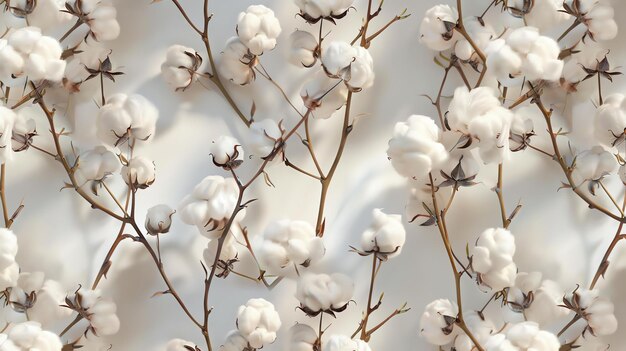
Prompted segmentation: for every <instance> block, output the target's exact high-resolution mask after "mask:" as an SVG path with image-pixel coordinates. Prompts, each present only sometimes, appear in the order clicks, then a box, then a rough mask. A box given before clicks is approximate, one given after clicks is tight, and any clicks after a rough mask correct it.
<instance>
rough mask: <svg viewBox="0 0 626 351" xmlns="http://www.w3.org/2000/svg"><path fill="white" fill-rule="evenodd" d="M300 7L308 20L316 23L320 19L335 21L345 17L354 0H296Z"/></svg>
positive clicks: (301, 12)
mask: <svg viewBox="0 0 626 351" xmlns="http://www.w3.org/2000/svg"><path fill="white" fill-rule="evenodd" d="M294 2H295V3H296V6H298V8H300V16H302V18H304V19H305V20H306V21H307V22H310V23H316V22H318V21H319V20H320V19H326V20H329V21H331V22H334V20H335V19H340V18H343V17H344V16H345V15H346V13H348V10H349V9H350V7H352V3H353V2H354V0H294Z"/></svg>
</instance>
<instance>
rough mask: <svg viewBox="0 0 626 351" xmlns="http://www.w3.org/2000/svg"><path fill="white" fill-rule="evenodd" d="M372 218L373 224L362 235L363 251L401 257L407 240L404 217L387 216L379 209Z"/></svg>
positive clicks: (373, 213) (375, 210) (396, 215)
mask: <svg viewBox="0 0 626 351" xmlns="http://www.w3.org/2000/svg"><path fill="white" fill-rule="evenodd" d="M372 217H373V221H372V224H371V225H370V226H369V228H367V229H366V230H365V231H364V232H363V234H362V235H361V248H362V249H363V251H365V252H380V253H382V254H388V257H395V256H397V255H399V254H400V252H401V251H402V247H403V246H404V241H405V240H406V231H405V230H404V226H403V225H402V216H401V215H398V214H386V213H384V212H383V211H381V210H380V209H378V208H377V209H374V211H372Z"/></svg>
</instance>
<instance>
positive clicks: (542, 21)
mask: <svg viewBox="0 0 626 351" xmlns="http://www.w3.org/2000/svg"><path fill="white" fill-rule="evenodd" d="M507 7H508V9H509V11H510V12H511V14H512V15H513V16H515V17H522V18H524V23H526V25H529V26H533V27H536V28H539V29H540V30H547V29H550V28H552V27H554V26H556V25H559V24H560V23H563V22H565V21H567V20H568V19H570V18H571V16H570V15H568V14H567V13H565V11H564V9H563V0H543V1H529V0H510V1H508V3H507Z"/></svg>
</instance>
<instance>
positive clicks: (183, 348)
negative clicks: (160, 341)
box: [165, 339, 196, 351]
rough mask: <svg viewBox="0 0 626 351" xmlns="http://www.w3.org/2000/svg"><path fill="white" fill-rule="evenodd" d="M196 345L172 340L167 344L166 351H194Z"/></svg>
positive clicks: (181, 340) (180, 340)
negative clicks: (191, 350)
mask: <svg viewBox="0 0 626 351" xmlns="http://www.w3.org/2000/svg"><path fill="white" fill-rule="evenodd" d="M195 346H196V344H194V343H192V342H190V341H186V340H183V339H172V340H170V341H168V342H167V345H166V346H165V351H189V347H191V349H193V348H194V347H195Z"/></svg>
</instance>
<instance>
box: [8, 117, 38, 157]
mask: <svg viewBox="0 0 626 351" xmlns="http://www.w3.org/2000/svg"><path fill="white" fill-rule="evenodd" d="M29 112H30V110H27V109H21V110H20V111H19V112H18V113H17V114H16V116H15V120H14V123H13V128H12V130H11V149H13V152H21V151H26V150H27V149H28V148H29V147H30V145H31V144H32V142H33V137H34V136H35V135H37V128H36V125H35V120H34V119H32V118H30V115H29Z"/></svg>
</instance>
